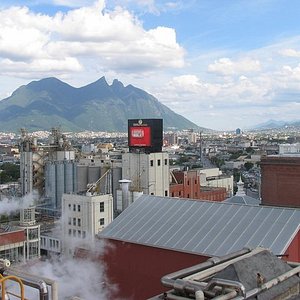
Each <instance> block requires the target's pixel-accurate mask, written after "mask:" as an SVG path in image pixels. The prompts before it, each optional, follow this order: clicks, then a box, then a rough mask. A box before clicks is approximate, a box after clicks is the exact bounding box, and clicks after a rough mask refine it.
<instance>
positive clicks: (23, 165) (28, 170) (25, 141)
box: [20, 128, 34, 196]
mask: <svg viewBox="0 0 300 300" xmlns="http://www.w3.org/2000/svg"><path fill="white" fill-rule="evenodd" d="M33 148H34V140H33V139H32V138H31V137H30V136H29V135H28V134H27V132H26V130H25V129H23V128H22V129H21V142H20V179H21V193H22V195H23V196H24V195H27V194H30V193H32V190H33V185H32V175H33Z"/></svg>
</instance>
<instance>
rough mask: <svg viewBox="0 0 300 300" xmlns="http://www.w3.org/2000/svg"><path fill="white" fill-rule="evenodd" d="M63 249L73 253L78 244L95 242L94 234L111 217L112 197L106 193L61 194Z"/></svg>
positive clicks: (67, 252)
mask: <svg viewBox="0 0 300 300" xmlns="http://www.w3.org/2000/svg"><path fill="white" fill-rule="evenodd" d="M62 219H63V236H64V239H63V240H64V245H63V251H64V252H65V253H66V254H73V252H74V250H75V248H76V247H77V246H80V245H89V244H93V243H94V242H95V236H96V235H97V234H98V233H99V232H100V231H101V230H102V229H103V228H104V227H105V226H107V225H108V224H109V223H110V222H111V221H112V219H113V199H112V195H111V194H106V195H77V194H63V196H62Z"/></svg>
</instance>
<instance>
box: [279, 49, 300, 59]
mask: <svg viewBox="0 0 300 300" xmlns="http://www.w3.org/2000/svg"><path fill="white" fill-rule="evenodd" d="M279 54H280V55H282V56H287V57H300V51H297V50H295V49H291V48H287V49H282V50H280V51H279Z"/></svg>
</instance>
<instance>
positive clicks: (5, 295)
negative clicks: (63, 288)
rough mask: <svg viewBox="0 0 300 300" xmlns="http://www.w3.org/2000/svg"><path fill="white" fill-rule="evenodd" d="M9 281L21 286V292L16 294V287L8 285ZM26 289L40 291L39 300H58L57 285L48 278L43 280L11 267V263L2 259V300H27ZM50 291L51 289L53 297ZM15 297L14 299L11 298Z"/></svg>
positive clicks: (0, 271)
mask: <svg viewBox="0 0 300 300" xmlns="http://www.w3.org/2000/svg"><path fill="white" fill-rule="evenodd" d="M8 281H14V282H16V283H18V285H19V292H15V289H14V286H12V285H9V286H8V285H6V283H7V282H8ZM26 287H30V288H33V289H35V290H38V293H39V298H38V299H39V300H57V299H58V295H57V283H56V281H54V280H51V279H48V278H42V277H38V276H34V275H32V274H28V273H26V272H23V271H20V270H17V269H14V268H11V267H10V261H9V260H7V259H0V291H1V298H0V299H1V300H12V299H21V300H25V299H26V298H25V289H26ZM49 289H51V297H50V292H49ZM11 297H13V298H11Z"/></svg>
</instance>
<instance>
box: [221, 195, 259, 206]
mask: <svg viewBox="0 0 300 300" xmlns="http://www.w3.org/2000/svg"><path fill="white" fill-rule="evenodd" d="M224 202H227V203H237V204H247V205H260V204H261V201H260V200H259V199H255V198H252V197H249V196H247V195H243V196H236V195H235V196H232V197H230V198H227V199H225V200H224Z"/></svg>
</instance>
